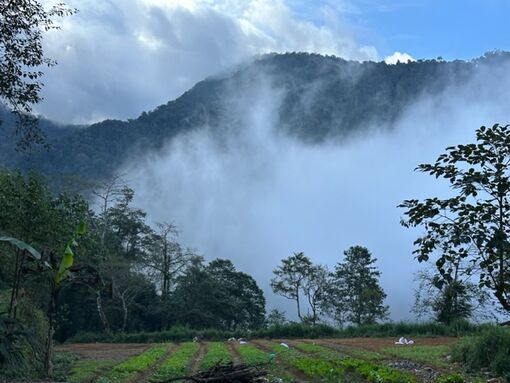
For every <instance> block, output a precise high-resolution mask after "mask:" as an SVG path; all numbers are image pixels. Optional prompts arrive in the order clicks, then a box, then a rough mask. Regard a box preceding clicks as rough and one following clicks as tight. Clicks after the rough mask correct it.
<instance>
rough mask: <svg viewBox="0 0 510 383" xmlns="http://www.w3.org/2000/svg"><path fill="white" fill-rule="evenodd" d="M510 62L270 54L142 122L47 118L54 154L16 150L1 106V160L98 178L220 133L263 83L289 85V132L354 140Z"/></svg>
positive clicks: (58, 176)
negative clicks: (180, 138) (74, 122)
mask: <svg viewBox="0 0 510 383" xmlns="http://www.w3.org/2000/svg"><path fill="white" fill-rule="evenodd" d="M508 63H510V53H504V52H495V53H490V54H486V55H484V56H483V57H481V58H478V59H475V60H471V61H460V60H457V61H451V62H446V61H443V60H419V61H417V62H410V63H407V64H402V63H399V64H397V65H388V64H386V63H384V62H363V63H360V62H355V61H346V60H343V59H340V58H337V57H328V56H326V57H325V56H321V55H315V54H304V53H289V54H271V55H266V56H262V57H260V58H258V59H255V60H253V61H251V62H249V63H245V64H243V65H240V66H239V67H237V68H234V69H233V70H231V71H229V72H227V73H224V74H222V75H220V76H215V77H211V78H207V79H205V80H203V81H201V82H199V83H197V84H196V85H195V86H194V87H193V88H191V89H190V90H189V91H187V92H185V93H184V94H183V95H182V96H180V97H179V98H177V99H176V100H173V101H170V102H168V103H167V104H164V105H161V106H159V107H157V108H156V109H154V110H153V111H150V112H143V113H142V114H141V115H140V116H139V117H138V118H136V119H133V120H128V121H119V120H105V121H102V122H100V123H95V124H92V125H89V126H79V127H78V126H59V125H57V124H54V123H52V122H50V121H47V120H41V123H40V126H41V128H42V129H43V130H44V131H45V132H47V135H48V140H49V143H50V144H51V146H52V148H51V150H49V151H48V150H44V149H38V150H36V151H32V152H30V153H18V152H16V150H15V144H14V143H15V139H16V138H15V136H14V134H13V129H14V128H13V125H14V121H13V119H12V117H10V115H9V113H8V112H7V111H6V110H0V119H2V120H4V122H3V124H2V125H0V134H1V141H0V166H3V167H7V168H20V169H22V170H27V169H35V170H38V171H40V172H42V173H43V174H46V175H47V176H49V177H50V178H53V179H54V180H55V181H54V182H56V184H58V185H60V186H61V185H62V184H63V182H64V181H63V180H64V179H66V178H67V177H72V178H74V177H76V176H78V177H80V178H82V179H84V180H89V181H92V180H99V179H101V178H104V177H108V176H109V175H111V174H112V173H113V172H115V170H116V169H117V168H118V167H119V166H121V165H122V164H123V163H124V162H125V161H126V160H128V159H130V158H132V157H133V156H135V155H138V154H139V153H147V152H151V151H157V150H160V149H162V148H163V147H164V146H165V144H166V143H168V142H169V141H170V140H171V139H172V138H173V137H175V136H176V135H178V134H180V133H183V132H188V131H190V130H192V129H196V128H199V127H202V126H204V125H207V126H210V127H213V128H214V129H215V131H217V132H218V133H219V132H220V131H221V129H222V124H221V121H222V120H223V119H224V117H225V116H226V115H228V114H229V102H228V100H235V99H238V98H242V97H243V95H244V94H245V93H246V92H248V91H249V90H250V89H252V88H253V87H254V86H257V85H258V84H259V83H260V82H261V81H266V82H269V83H270V84H271V87H273V88H274V89H278V90H280V93H281V95H282V96H281V103H280V104H279V108H278V115H277V120H278V121H277V124H276V126H278V129H280V130H281V131H282V132H283V133H284V134H288V135H292V136H295V137H296V138H298V139H300V140H303V141H305V142H307V143H310V144H317V143H321V142H324V141H327V140H342V139H347V138H349V137H350V136H352V135H354V134H358V133H360V132H363V131H364V130H365V129H366V127H367V126H369V125H373V124H374V123H375V124H377V125H378V126H381V127H386V128H389V127H391V122H393V121H395V120H396V119H397V118H398V117H399V116H400V114H401V113H402V111H403V110H404V109H405V107H406V106H408V105H409V104H410V103H412V102H413V100H415V99H416V98H417V97H418V96H420V95H422V94H436V93H438V92H440V91H442V90H444V89H446V88H447V87H450V86H454V85H456V84H462V83H464V82H466V81H467V80H468V79H469V78H471V77H472V76H473V75H475V74H476V73H477V72H479V71H481V70H483V68H487V67H490V66H493V65H498V66H500V65H506V64H508ZM240 128H242V126H241V127H240ZM229 134H231V133H229Z"/></svg>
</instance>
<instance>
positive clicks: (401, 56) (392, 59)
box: [384, 52, 415, 65]
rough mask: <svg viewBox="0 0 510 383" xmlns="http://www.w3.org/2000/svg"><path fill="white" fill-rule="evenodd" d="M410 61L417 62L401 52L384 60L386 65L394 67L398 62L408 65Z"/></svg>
mask: <svg viewBox="0 0 510 383" xmlns="http://www.w3.org/2000/svg"><path fill="white" fill-rule="evenodd" d="M409 61H415V59H414V58H412V57H411V56H410V55H408V54H407V53H401V52H395V53H393V54H392V55H391V56H388V57H385V58H384V62H385V63H386V64H392V65H394V64H396V63H398V62H400V63H407V62H409Z"/></svg>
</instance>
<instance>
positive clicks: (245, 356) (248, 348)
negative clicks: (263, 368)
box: [237, 344, 270, 365]
mask: <svg viewBox="0 0 510 383" xmlns="http://www.w3.org/2000/svg"><path fill="white" fill-rule="evenodd" d="M237 352H239V355H240V356H241V359H242V360H243V362H244V363H246V364H249V365H255V364H262V363H266V362H269V360H270V357H269V354H268V353H266V352H264V351H262V350H259V349H258V348H256V347H254V346H252V345H249V344H241V345H239V346H238V348H237Z"/></svg>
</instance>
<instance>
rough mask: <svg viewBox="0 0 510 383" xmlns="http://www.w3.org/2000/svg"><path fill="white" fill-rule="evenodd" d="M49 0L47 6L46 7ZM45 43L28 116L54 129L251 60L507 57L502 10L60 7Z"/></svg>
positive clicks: (294, 1)
mask: <svg viewBox="0 0 510 383" xmlns="http://www.w3.org/2000/svg"><path fill="white" fill-rule="evenodd" d="M52 1H54V0H46V2H47V3H48V5H49V4H51V2H52ZM68 4H69V5H70V6H71V7H75V8H77V9H78V10H79V12H78V13H77V14H75V15H73V16H71V17H67V18H65V19H63V20H61V21H60V24H61V29H60V30H58V31H52V32H50V33H49V34H48V35H47V36H46V39H45V49H46V52H47V55H48V56H49V57H51V58H54V59H56V60H57V61H58V63H59V64H58V66H56V67H53V68H50V69H48V70H47V71H46V72H47V74H46V77H45V85H46V86H45V87H44V89H43V96H44V97H45V101H44V102H43V103H41V104H40V105H38V106H37V108H36V111H37V112H38V113H40V114H42V115H44V116H46V117H48V118H50V119H52V120H56V121H59V122H65V123H68V122H72V123H78V124H83V123H90V122H96V121H100V120H103V119H105V118H117V119H127V118H135V117H137V116H138V115H139V114H140V113H141V112H142V111H146V110H151V109H154V108H155V107H156V106H158V105H160V104H163V103H166V102H168V101H169V100H172V99H174V98H176V97H178V96H179V95H180V94H182V93H183V92H184V91H186V90H188V89H189V88H190V87H192V86H193V85H194V84H195V83H196V82H197V81H200V80H202V79H203V78H205V77H207V76H210V75H214V74H217V73H220V72H222V71H225V70H227V69H229V68H231V67H233V66H235V65H236V64H239V63H241V62H243V61H246V60H249V59H250V58H251V57H253V56H254V55H259V54H264V53H268V52H287V51H306V52H314V53H320V54H328V55H329V54H333V55H336V56H339V57H342V58H346V59H354V60H384V59H388V60H389V61H390V62H394V61H396V59H400V60H401V61H406V60H407V59H410V58H414V59H420V58H436V57H443V58H444V59H449V60H451V59H470V58H474V57H478V56H480V55H482V54H483V53H484V52H486V51H489V50H494V49H502V50H508V49H510V47H509V44H510V38H509V37H510V32H509V31H508V28H507V27H506V19H505V15H508V14H509V11H510V2H509V1H507V0H462V1H461V0H448V1H439V0H378V1H376V0H336V1H335V0H316V1H304V0H274V1H273V0H219V1H212V0H105V1H100V2H98V1H94V0H69V1H68Z"/></svg>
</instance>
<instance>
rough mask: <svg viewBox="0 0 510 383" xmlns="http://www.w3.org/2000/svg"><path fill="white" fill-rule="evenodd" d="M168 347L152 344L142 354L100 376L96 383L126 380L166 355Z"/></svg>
mask: <svg viewBox="0 0 510 383" xmlns="http://www.w3.org/2000/svg"><path fill="white" fill-rule="evenodd" d="M167 349H168V345H167V344H162V345H161V344H160V345H155V346H152V347H151V348H149V349H148V350H147V351H144V352H143V353H141V354H140V355H137V356H134V357H132V358H129V359H127V360H125V361H124V362H122V363H120V364H117V365H116V366H113V368H112V369H111V370H110V372H109V373H108V374H107V375H105V376H102V377H100V378H99V379H98V380H97V381H96V383H117V382H119V383H120V382H125V381H126V380H128V379H130V378H131V377H133V376H134V375H136V374H138V373H140V372H142V371H145V370H147V369H148V368H149V367H150V366H151V365H153V364H154V363H155V362H156V361H157V360H158V359H159V358H161V357H162V356H163V355H165V353H166V351H167Z"/></svg>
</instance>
